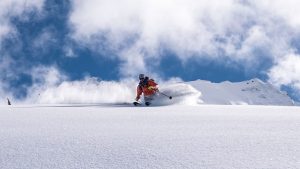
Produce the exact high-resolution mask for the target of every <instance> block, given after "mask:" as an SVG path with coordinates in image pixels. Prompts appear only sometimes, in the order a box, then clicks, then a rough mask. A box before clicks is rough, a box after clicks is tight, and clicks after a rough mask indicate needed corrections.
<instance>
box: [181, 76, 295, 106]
mask: <svg viewBox="0 0 300 169" xmlns="http://www.w3.org/2000/svg"><path fill="white" fill-rule="evenodd" d="M186 84H188V85H191V86H193V87H194V88H195V89H196V90H198V91H199V92H201V97H200V98H199V99H201V100H202V102H203V103H204V104H222V105H224V104H225V105H226V104H231V105H232V104H233V105H235V104H239V105H240V104H249V105H286V106H291V105H294V101H293V100H292V99H291V98H290V97H289V96H288V95H287V94H286V93H284V92H281V91H279V90H278V89H276V88H275V87H274V86H272V85H271V84H269V83H265V82H262V81H261V80H259V79H252V80H249V81H243V82H237V83H232V82H228V81H225V82H222V83H212V82H209V81H203V80H197V81H192V82H187V83H186Z"/></svg>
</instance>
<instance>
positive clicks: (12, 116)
mask: <svg viewBox="0 0 300 169" xmlns="http://www.w3.org/2000/svg"><path fill="white" fill-rule="evenodd" d="M299 131H300V108H299V107H279V106H277V107H276V106H245V105H243V106H216V105H214V106H211V105H201V106H164V107H128V106H122V105H120V106H118V107H114V106H104V105H52V106H51V105H44V106H43V105H41V106H37V105H25V106H13V107H7V106H1V107H0V145H1V149H0V168H1V169H23V168H30V169H35V168H43V169H93V168H95V169H96V168H97V169H102V168H103V169H107V168H116V169H119V168H124V169H127V168H128V169H131V168H172V169H176V168H178V169H182V168H197V169H245V168H249V169H275V168H276V169H297V168H300V145H299V140H300V135H299Z"/></svg>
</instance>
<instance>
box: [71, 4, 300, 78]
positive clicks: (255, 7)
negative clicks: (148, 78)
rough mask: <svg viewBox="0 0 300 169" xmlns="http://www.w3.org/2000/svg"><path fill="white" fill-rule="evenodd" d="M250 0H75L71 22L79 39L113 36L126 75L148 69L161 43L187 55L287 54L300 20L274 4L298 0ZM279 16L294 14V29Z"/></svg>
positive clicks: (244, 58) (250, 58)
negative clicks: (297, 21) (260, 51)
mask: <svg viewBox="0 0 300 169" xmlns="http://www.w3.org/2000/svg"><path fill="white" fill-rule="evenodd" d="M245 2H246V1H243V2H242V1H237V0H225V1H222V2H220V1H218V0H210V1H206V0H200V1H199V0H198V1H195V0H187V1H186V0H185V1H183V0H165V1H159V0H143V1H140V0H125V1H121V2H120V1H117V0H111V1H104V0H75V1H74V4H73V11H72V13H71V15H70V24H71V25H72V26H74V30H75V32H74V34H73V37H74V39H76V40H77V41H79V42H81V43H84V44H87V46H95V45H98V44H99V43H103V41H101V40H98V38H100V37H103V36H104V37H105V39H107V40H108V41H109V45H107V46H106V47H108V48H110V49H111V50H113V51H115V52H116V53H117V54H118V55H119V57H120V59H121V60H123V61H124V64H123V67H121V71H120V72H122V73H124V75H132V74H134V72H136V71H134V70H133V69H132V68H135V69H137V70H139V71H146V70H147V66H145V65H146V64H145V59H148V58H153V59H159V57H160V53H159V52H160V49H161V48H165V49H168V50H171V51H173V52H175V53H176V54H177V55H178V57H180V58H181V59H182V60H186V59H188V58H189V57H191V56H201V57H203V56H209V57H215V58H220V57H221V58H222V57H224V56H230V58H229V59H232V60H241V61H244V62H245V61H249V62H250V63H251V61H253V60H255V58H256V57H257V56H255V54H254V52H255V51H256V49H257V48H260V49H262V50H270V53H272V54H273V55H274V56H277V55H282V52H281V51H282V50H287V49H289V47H287V46H286V44H288V43H289V40H290V38H291V37H292V36H293V34H294V33H295V30H294V29H293V27H292V26H293V25H297V23H295V22H294V19H289V18H290V17H289V16H290V13H289V12H286V11H288V10H279V12H278V13H276V11H275V12H274V11H273V10H275V9H278V8H279V7H281V8H284V9H289V7H291V6H293V5H296V1H289V2H287V4H286V3H283V1H280V0H278V1H276V2H275V3H273V1H266V2H264V3H260V2H258V1H253V2H252V1H251V2H248V3H245ZM293 9H294V8H293ZM296 15H297V13H296ZM297 16H300V13H299V15H297ZM293 18H296V17H295V16H293ZM276 19H278V20H284V19H289V20H288V21H287V24H290V25H287V27H286V28H288V30H284V29H282V28H283V27H284V26H285V24H286V23H279V22H277V20H276ZM289 26H290V27H289ZM288 33H291V34H288ZM283 36H285V37H283ZM130 38H132V39H134V40H133V43H132V41H130V40H132V39H130ZM274 41H276V42H278V43H273V42H274ZM124 46H125V47H124ZM91 48H93V47H91ZM220 49H222V51H224V52H225V53H220ZM278 52H279V53H280V54H279V53H278ZM246 63H247V62H246ZM124 70H127V72H125V71H124Z"/></svg>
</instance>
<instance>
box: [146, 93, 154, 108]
mask: <svg viewBox="0 0 300 169" xmlns="http://www.w3.org/2000/svg"><path fill="white" fill-rule="evenodd" d="M153 97H154V96H153V95H149V96H144V100H145V105H146V106H149V105H150V104H151V102H152V100H153V99H154V98H153Z"/></svg>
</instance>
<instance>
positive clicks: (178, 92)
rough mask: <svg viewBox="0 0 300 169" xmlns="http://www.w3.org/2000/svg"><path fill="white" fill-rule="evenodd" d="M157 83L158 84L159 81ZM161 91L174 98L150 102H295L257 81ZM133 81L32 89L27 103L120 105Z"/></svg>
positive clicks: (165, 86) (169, 86) (171, 86)
mask: <svg viewBox="0 0 300 169" xmlns="http://www.w3.org/2000/svg"><path fill="white" fill-rule="evenodd" d="M158 83H159V82H158ZM159 84H160V88H159V89H160V91H161V92H163V93H164V94H166V95H170V96H172V97H173V99H172V100H169V99H167V98H166V97H165V96H163V95H162V94H160V95H158V96H157V97H156V99H155V101H154V103H153V105H155V106H162V105H198V104H217V105H236V104H237V105H242V104H249V105H288V106H290V105H294V101H293V100H292V99H291V98H290V97H289V96H288V95H287V93H284V92H281V91H280V90H279V89H277V88H275V87H274V86H272V85H271V84H269V83H266V82H263V81H261V80H259V79H252V80H249V81H243V82H236V83H233V82H228V81H226V82H222V83H212V82H209V81H203V80H197V81H192V82H180V83H179V82H177V83H175V82H172V83H171V82H162V83H159ZM136 86H137V84H136V82H135V81H126V82H109V81H98V80H95V79H87V80H85V81H73V82H68V81H66V82H63V83H61V84H60V85H58V86H47V87H46V88H39V89H36V90H33V92H31V93H32V94H31V95H30V96H29V98H31V99H29V101H28V103H41V104H49V103H50V104H74V103H81V104H123V103H132V102H133V101H134V98H135V93H136Z"/></svg>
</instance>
